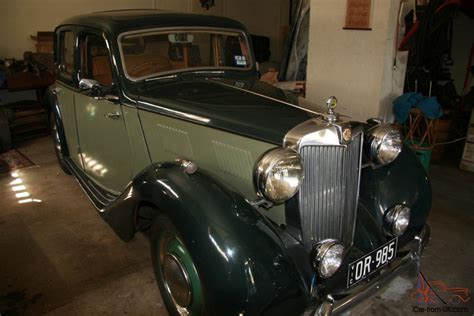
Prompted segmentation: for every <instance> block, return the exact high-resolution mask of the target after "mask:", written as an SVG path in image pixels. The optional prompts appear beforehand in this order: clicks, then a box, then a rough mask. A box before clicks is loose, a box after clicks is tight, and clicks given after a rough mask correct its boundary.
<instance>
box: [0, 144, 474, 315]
mask: <svg viewBox="0 0 474 316" xmlns="http://www.w3.org/2000/svg"><path fill="white" fill-rule="evenodd" d="M18 149H19V150H20V151H21V152H22V153H23V154H25V155H26V156H27V157H28V158H30V159H31V160H32V161H33V162H34V163H35V164H36V166H33V167H30V168H26V169H21V170H20V171H19V172H18V173H19V177H20V178H21V179H22V181H23V184H24V185H25V186H26V189H27V191H28V192H29V193H30V194H31V198H33V199H37V200H41V202H32V203H26V204H19V203H18V199H17V198H16V197H15V194H14V192H13V191H12V189H11V185H10V182H12V181H13V180H15V178H13V177H11V175H10V174H6V175H0V196H1V201H2V202H1V206H0V315H2V316H4V315H15V314H34V315H38V314H48V315H90V314H107V315H124V314H132V315H166V310H165V308H164V305H163V302H162V300H161V297H160V293H159V290H158V288H157V286H156V284H155V280H154V275H153V270H152V267H151V259H150V251H149V243H148V240H147V238H146V237H145V236H144V235H142V234H138V235H137V236H136V238H135V239H134V240H132V241H131V242H129V243H124V242H122V241H121V240H120V239H119V238H118V237H117V236H116V235H115V234H114V232H113V231H112V230H111V229H110V227H109V226H108V225H107V224H106V223H105V222H104V221H103V220H102V219H101V218H100V217H99V215H98V214H97V213H96V210H95V209H94V207H93V206H92V204H91V203H90V202H89V200H88V199H87V197H86V196H85V194H84V193H83V192H82V190H81V189H80V187H79V185H78V184H77V183H76V181H75V180H74V178H73V177H71V176H68V175H66V174H64V173H63V172H62V171H61V169H60V168H59V166H58V165H57V163H56V159H55V156H54V151H53V145H52V141H51V139H50V138H48V137H45V138H41V139H37V140H34V141H31V142H29V143H25V144H23V145H22V146H20V147H19V148H18ZM431 180H432V185H433V191H434V201H433V209H432V213H431V215H430V218H429V224H430V225H431V229H432V240H431V242H430V244H429V247H428V248H427V249H426V251H425V253H424V256H423V260H422V271H423V272H424V275H425V276H426V277H427V279H428V280H429V281H431V280H442V281H444V282H445V283H446V284H447V285H448V286H449V287H467V288H470V289H471V291H472V290H474V263H473V262H474V243H473V242H472V241H473V240H474V198H473V197H474V174H471V173H467V172H462V171H459V170H458V169H457V168H456V167H455V166H451V165H433V166H432V167H431ZM412 291H414V288H410V285H409V283H407V282H406V281H405V280H403V279H399V280H397V281H396V282H394V284H392V286H391V287H389V288H388V289H387V290H386V291H385V292H384V293H382V294H381V295H379V296H378V297H376V298H375V299H374V300H372V301H371V302H370V304H367V306H368V307H369V308H368V309H367V310H365V312H364V314H366V315H367V314H368V315H406V314H412V313H413V314H415V313H414V312H413V307H414V306H418V305H417V304H416V303H415V302H412V301H411V300H410V298H409V294H410V293H411V292H412ZM473 301H474V298H473V299H472V300H471V302H469V303H470V304H468V305H462V306H467V307H469V312H468V314H469V315H472V314H473V313H474V305H473V304H472V303H473ZM460 306H461V305H460ZM416 314H418V315H419V314H420V313H416ZM422 314H423V313H422ZM431 314H434V313H431ZM443 314H446V315H447V313H443ZM456 314H458V315H459V314H460V313H456Z"/></svg>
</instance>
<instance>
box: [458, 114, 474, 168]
mask: <svg viewBox="0 0 474 316" xmlns="http://www.w3.org/2000/svg"><path fill="white" fill-rule="evenodd" d="M459 168H461V169H462V170H466V171H470V172H474V111H472V113H471V121H470V122H469V128H468V130H467V137H466V143H465V145H464V153H463V155H462V159H461V164H460V165H459Z"/></svg>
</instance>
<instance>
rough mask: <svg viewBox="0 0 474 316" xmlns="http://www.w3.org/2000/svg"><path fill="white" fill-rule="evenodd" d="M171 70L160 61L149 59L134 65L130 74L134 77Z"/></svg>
mask: <svg viewBox="0 0 474 316" xmlns="http://www.w3.org/2000/svg"><path fill="white" fill-rule="evenodd" d="M167 70H171V68H170V67H167V65H163V64H162V63H158V62H156V61H147V62H144V63H141V64H138V65H135V66H133V67H132V68H131V69H130V70H129V72H128V74H129V75H130V76H133V77H144V76H146V75H151V74H155V73H158V72H161V71H167Z"/></svg>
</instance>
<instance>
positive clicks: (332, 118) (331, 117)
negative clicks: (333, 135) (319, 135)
mask: <svg viewBox="0 0 474 316" xmlns="http://www.w3.org/2000/svg"><path fill="white" fill-rule="evenodd" d="M336 106H337V99H336V97H334V96H331V97H329V99H328V100H327V101H326V108H327V109H328V113H327V114H326V117H325V118H326V120H327V121H328V122H329V123H334V122H336V121H337V116H336V112H334V109H335V108H336Z"/></svg>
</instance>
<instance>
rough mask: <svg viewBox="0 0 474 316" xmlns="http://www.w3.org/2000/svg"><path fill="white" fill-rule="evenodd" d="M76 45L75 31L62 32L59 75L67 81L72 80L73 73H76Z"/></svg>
mask: <svg viewBox="0 0 474 316" xmlns="http://www.w3.org/2000/svg"><path fill="white" fill-rule="evenodd" d="M74 47H75V34H74V32H72V31H63V32H62V33H61V43H60V67H59V76H60V77H61V78H63V79H65V80H67V81H72V75H73V73H74Z"/></svg>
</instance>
